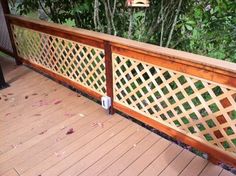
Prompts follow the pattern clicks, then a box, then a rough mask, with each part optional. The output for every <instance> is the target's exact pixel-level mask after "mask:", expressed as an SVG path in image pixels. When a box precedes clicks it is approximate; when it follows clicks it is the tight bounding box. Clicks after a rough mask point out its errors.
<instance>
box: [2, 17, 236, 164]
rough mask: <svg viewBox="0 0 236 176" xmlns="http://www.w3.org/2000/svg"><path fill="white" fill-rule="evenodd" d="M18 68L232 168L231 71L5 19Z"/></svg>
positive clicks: (115, 40)
mask: <svg viewBox="0 0 236 176" xmlns="http://www.w3.org/2000/svg"><path fill="white" fill-rule="evenodd" d="M6 17H7V19H8V21H9V23H10V24H11V29H12V32H13V33H12V34H13V37H14V41H15V45H16V48H17V54H18V55H19V58H21V60H22V61H23V62H24V63H25V64H28V65H30V66H33V67H34V68H37V69H39V70H41V71H43V72H45V73H47V74H48V75H50V76H52V77H54V78H55V79H57V80H60V81H63V82H66V83H68V84H70V85H72V86H74V87H76V88H78V89H80V90H81V91H84V92H85V93H87V94H89V95H90V96H92V97H95V98H97V99H100V98H101V96H103V95H108V96H110V97H111V98H112V101H113V103H112V105H113V106H112V108H111V109H110V112H111V113H113V107H114V108H115V109H117V110H119V111H122V112H124V113H126V114H128V115H130V116H132V117H134V118H136V119H138V120H140V121H142V122H144V123H147V124H149V125H151V126H153V127H154V128H156V129H158V130H160V131H162V132H164V133H166V134H168V135H169V136H172V137H174V138H176V139H177V140H180V141H182V142H184V143H186V144H188V145H191V146H193V147H195V148H197V149H199V150H201V151H203V152H206V153H207V154H208V155H209V159H211V160H212V161H222V162H225V163H227V164H229V165H232V166H235V167H236V154H235V152H236V129H235V128H236V118H235V113H236V98H235V97H236V65H235V64H233V63H229V62H225V61H220V60H216V59H212V58H208V57H204V56H199V55H195V54H191V53H186V52H182V51H177V50H173V49H168V48H162V47H158V46H154V45H150V44H145V43H140V42H136V41H132V40H127V39H124V38H120V37H115V36H110V35H106V34H102V33H98V32H93V31H88V30H83V29H75V28H71V27H66V26H62V25H59V24H53V23H48V22H44V21H39V20H32V19H28V18H24V17H17V16H12V15H6Z"/></svg>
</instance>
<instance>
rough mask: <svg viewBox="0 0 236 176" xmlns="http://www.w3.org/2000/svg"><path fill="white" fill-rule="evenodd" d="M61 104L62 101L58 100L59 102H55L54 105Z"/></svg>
mask: <svg viewBox="0 0 236 176" xmlns="http://www.w3.org/2000/svg"><path fill="white" fill-rule="evenodd" d="M61 102H62V101H61V100H58V101H56V102H54V104H55V105H57V104H60V103H61Z"/></svg>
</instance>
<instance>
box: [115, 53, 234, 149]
mask: <svg viewBox="0 0 236 176" xmlns="http://www.w3.org/2000/svg"><path fill="white" fill-rule="evenodd" d="M113 59H114V63H113V68H114V84H115V85H114V97H115V100H114V101H115V102H118V103H121V104H123V105H124V106H126V107H129V108H132V109H134V110H135V111H137V112H139V113H142V114H144V115H146V116H148V117H150V118H152V119H154V120H156V121H159V122H161V123H163V124H165V125H168V126H172V128H175V129H176V128H178V129H180V130H181V131H182V132H184V133H186V134H187V135H190V136H192V135H194V136H197V137H198V138H201V139H204V140H205V141H208V142H210V143H212V144H213V145H217V146H218V147H220V148H223V149H224V150H228V151H231V152H236V135H235V133H236V91H235V90H231V89H229V88H225V87H223V86H220V85H216V84H213V83H210V82H207V81H204V80H200V79H196V78H193V77H191V76H188V75H185V74H181V73H178V72H175V71H172V70H168V69H164V68H160V67H157V66H153V65H151V64H147V63H143V62H140V61H138V60H135V59H133V58H128V57H124V56H121V55H116V54H113Z"/></svg>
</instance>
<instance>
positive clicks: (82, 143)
mask: <svg viewBox="0 0 236 176" xmlns="http://www.w3.org/2000/svg"><path fill="white" fill-rule="evenodd" d="M0 63H1V64H2V65H3V70H4V74H5V77H6V80H7V81H8V82H9V83H10V85H11V86H10V87H9V88H7V89H3V90H1V91H0V97H2V99H1V100H0V175H3V176H8V175H12V176H18V175H23V176H37V175H42V176H54V175H62V176H67V175H71V176H72V175H73V176H77V175H82V176H90V175H101V176H105V175H109V176H110V175H122V176H128V175H131V176H133V175H143V176H146V175H150V176H152V175H183V176H184V175H192V176H194V175H199V174H200V175H221V176H231V175H232V174H231V173H229V172H228V171H226V170H223V169H222V168H220V167H218V166H214V165H212V164H210V163H208V162H207V161H206V160H204V159H202V158H200V157H198V156H196V155H194V154H192V153H191V152H189V151H187V150H184V149H182V148H181V147H179V146H177V145H176V144H174V143H172V142H170V141H167V140H166V139H164V138H161V137H160V136H158V135H156V134H154V133H152V132H151V131H149V130H147V129H145V128H143V127H141V126H139V125H138V124H135V123H134V122H132V121H130V120H128V119H126V118H124V117H122V116H120V115H118V114H115V115H113V116H111V115H108V113H107V112H106V111H105V110H103V109H102V108H101V106H100V105H99V104H97V103H95V102H93V101H91V100H89V99H87V98H86V97H83V96H81V95H78V94H77V93H76V92H73V91H71V90H69V89H67V88H66V87H63V86H62V85H60V84H58V83H56V82H54V81H52V80H50V79H48V78H47V77H45V76H43V75H41V74H40V73H37V72H35V71H33V70H31V69H29V68H27V67H25V66H19V67H16V66H14V64H13V61H10V60H9V59H5V58H0ZM3 95H6V96H3ZM5 99H7V100H5ZM71 128H72V129H73V130H74V133H72V134H69V135H67V134H66V133H67V132H68V130H69V129H71Z"/></svg>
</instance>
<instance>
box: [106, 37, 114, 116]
mask: <svg viewBox="0 0 236 176" xmlns="http://www.w3.org/2000/svg"><path fill="white" fill-rule="evenodd" d="M104 49H105V68H106V89H107V96H108V97H111V107H110V109H109V114H111V115H112V114H114V108H113V73H112V72H113V69H112V51H111V45H110V42H108V41H104Z"/></svg>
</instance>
